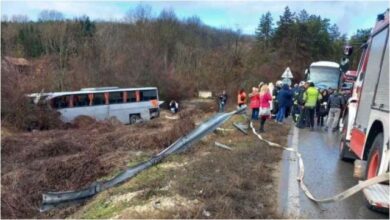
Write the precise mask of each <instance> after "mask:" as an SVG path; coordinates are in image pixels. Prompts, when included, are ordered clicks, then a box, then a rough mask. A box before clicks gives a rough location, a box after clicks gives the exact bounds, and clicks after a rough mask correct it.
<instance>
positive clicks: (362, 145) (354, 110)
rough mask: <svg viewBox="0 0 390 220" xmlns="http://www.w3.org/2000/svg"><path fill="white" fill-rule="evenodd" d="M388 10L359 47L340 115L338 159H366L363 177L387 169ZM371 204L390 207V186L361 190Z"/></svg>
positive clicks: (374, 174) (389, 152)
mask: <svg viewBox="0 0 390 220" xmlns="http://www.w3.org/2000/svg"><path fill="white" fill-rule="evenodd" d="M388 41H389V9H387V10H386V11H385V12H384V13H383V14H380V15H378V18H377V21H376V24H375V27H374V28H373V29H372V32H371V34H370V37H369V39H368V41H367V43H365V44H364V45H363V46H362V49H363V51H362V55H361V58H360V62H359V66H358V70H357V71H358V77H357V80H356V82H355V85H354V89H353V92H352V97H351V98H350V99H349V100H348V103H347V104H348V105H347V109H346V111H345V114H344V116H343V120H342V121H343V123H342V125H343V126H342V127H341V132H342V138H341V141H340V159H342V160H345V159H359V160H363V161H366V164H367V165H366V167H365V172H364V173H365V177H364V178H365V179H370V178H373V177H375V176H378V175H381V174H384V173H388V172H389V161H390V151H389V132H390V130H389V42H388ZM363 192H364V194H365V196H366V198H367V200H368V202H369V204H370V207H375V208H379V209H385V210H387V211H388V209H389V203H390V201H389V200H390V199H389V185H388V182H387V183H383V184H376V185H374V186H371V187H368V188H366V189H364V190H363Z"/></svg>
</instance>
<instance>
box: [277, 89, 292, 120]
mask: <svg viewBox="0 0 390 220" xmlns="http://www.w3.org/2000/svg"><path fill="white" fill-rule="evenodd" d="M292 98H293V94H292V92H291V90H290V88H289V86H288V85H287V84H284V85H283V86H282V89H281V90H280V91H279V93H278V96H277V100H278V103H279V111H278V113H277V115H276V120H277V121H278V122H279V123H282V122H283V119H284V117H285V114H286V108H287V107H289V106H290V105H291V103H292Z"/></svg>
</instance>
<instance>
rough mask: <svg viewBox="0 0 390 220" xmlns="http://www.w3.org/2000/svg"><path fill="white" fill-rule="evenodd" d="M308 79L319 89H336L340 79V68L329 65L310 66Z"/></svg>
mask: <svg viewBox="0 0 390 220" xmlns="http://www.w3.org/2000/svg"><path fill="white" fill-rule="evenodd" d="M309 80H310V81H312V82H313V83H314V85H315V87H317V88H320V89H328V88H332V89H337V88H338V86H339V80H340V70H339V69H338V68H331V67H310V75H309Z"/></svg>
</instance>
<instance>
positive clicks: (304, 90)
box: [274, 81, 345, 131]
mask: <svg viewBox="0 0 390 220" xmlns="http://www.w3.org/2000/svg"><path fill="white" fill-rule="evenodd" d="M274 96H275V97H276V100H275V106H276V107H277V108H276V109H275V112H277V113H276V120H277V121H278V122H279V123H281V122H282V121H283V118H284V117H285V116H286V117H287V116H288V115H289V114H290V108H291V115H292V118H293V121H294V122H295V123H296V126H297V127H298V128H305V127H309V128H310V129H311V130H312V131H313V130H314V126H315V117H316V118H317V126H318V127H323V126H324V125H325V130H328V129H329V128H330V129H332V130H333V131H335V130H336V129H337V127H338V122H339V118H340V115H341V112H342V110H343V108H344V106H345V100H344V97H343V96H342V95H341V94H339V92H338V91H337V90H333V89H331V88H329V89H318V88H316V87H315V85H314V83H313V82H303V81H302V82H300V83H299V85H298V84H295V85H294V87H293V88H291V89H290V88H289V86H288V85H280V83H277V85H276V88H275V90H274ZM325 117H327V120H326V123H325V119H324V118H325Z"/></svg>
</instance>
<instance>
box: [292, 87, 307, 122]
mask: <svg viewBox="0 0 390 220" xmlns="http://www.w3.org/2000/svg"><path fill="white" fill-rule="evenodd" d="M304 84H305V83H304V82H303V81H302V82H300V83H299V85H298V86H297V87H295V86H294V90H293V107H292V112H291V115H292V118H293V121H294V122H295V123H297V122H298V119H299V114H300V113H301V106H300V105H299V95H300V94H301V93H303V92H304V91H303V90H304V87H303V86H304Z"/></svg>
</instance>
